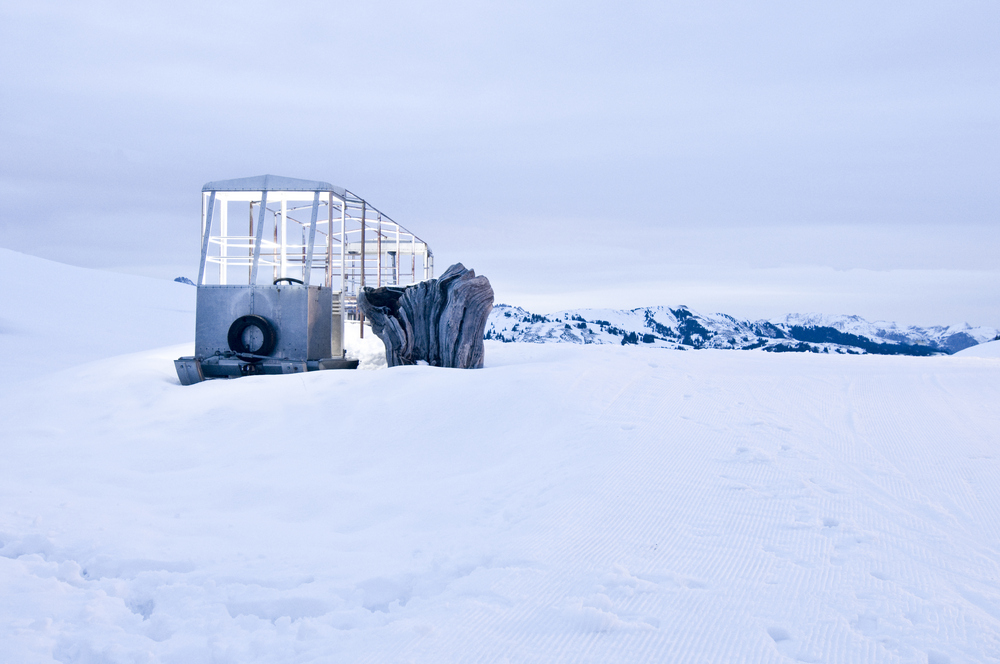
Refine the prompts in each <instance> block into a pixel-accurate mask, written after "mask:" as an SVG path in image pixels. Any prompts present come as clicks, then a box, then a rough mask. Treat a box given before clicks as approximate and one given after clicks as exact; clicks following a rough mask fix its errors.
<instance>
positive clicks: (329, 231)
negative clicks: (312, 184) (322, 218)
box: [323, 193, 333, 288]
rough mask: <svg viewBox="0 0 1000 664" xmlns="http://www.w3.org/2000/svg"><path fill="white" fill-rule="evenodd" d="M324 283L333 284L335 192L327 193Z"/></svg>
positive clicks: (325, 284) (328, 285) (327, 285)
mask: <svg viewBox="0 0 1000 664" xmlns="http://www.w3.org/2000/svg"><path fill="white" fill-rule="evenodd" d="M323 285H324V286H326V287H327V288H330V287H331V286H332V285H333V194H332V193H330V194H327V195H326V272H324V273H323Z"/></svg>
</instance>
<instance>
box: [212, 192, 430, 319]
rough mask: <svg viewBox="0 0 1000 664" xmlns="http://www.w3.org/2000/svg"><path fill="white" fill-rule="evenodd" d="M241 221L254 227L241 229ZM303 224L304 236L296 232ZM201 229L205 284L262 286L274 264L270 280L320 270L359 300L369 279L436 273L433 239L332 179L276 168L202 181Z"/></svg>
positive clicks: (312, 280)
mask: <svg viewBox="0 0 1000 664" xmlns="http://www.w3.org/2000/svg"><path fill="white" fill-rule="evenodd" d="M232 203H243V204H244V205H243V206H242V207H243V210H248V211H249V214H248V216H247V218H246V221H244V222H239V221H236V219H235V218H234V217H232V216H231V215H230V214H229V212H230V205H231V204H232ZM261 204H263V209H264V213H263V214H262V213H261ZM255 210H256V214H255ZM269 215H270V219H269V218H268V216H269ZM306 217H308V221H307V220H306ZM216 218H217V220H218V221H217V222H216V221H215V219H216ZM230 220H232V221H230ZM262 222H263V223H262ZM237 224H240V226H241V230H242V229H243V228H246V229H247V231H248V232H247V234H245V235H244V234H242V233H234V232H233V230H234V227H235V226H236V225H237ZM295 230H299V231H300V237H299V238H298V241H295V238H294V237H293V238H291V239H289V231H292V232H293V234H294V231H295ZM201 235H202V250H201V266H200V268H199V270H198V281H197V285H199V286H201V285H203V284H208V283H211V281H214V280H216V279H217V281H215V283H218V284H220V285H226V284H230V283H248V284H253V285H257V284H259V283H260V282H261V278H262V277H263V278H264V279H265V280H266V279H267V268H271V275H270V277H271V279H270V280H267V281H265V283H271V282H272V281H273V279H276V278H279V277H293V278H297V279H300V280H301V281H302V282H303V283H304V284H306V285H309V284H316V283H318V280H317V277H319V278H320V279H321V283H322V284H323V285H325V286H326V287H328V288H335V289H336V288H337V286H338V285H339V292H341V293H343V294H344V296H345V299H348V298H349V299H351V300H354V298H356V297H357V294H358V291H359V290H360V289H361V288H364V287H365V286H376V287H377V286H391V285H400V284H404V283H416V282H417V281H422V280H425V279H432V278H433V277H434V254H433V253H432V252H431V250H430V247H429V246H428V245H427V243H426V242H424V241H423V240H421V239H420V238H419V237H417V236H416V235H415V234H414V233H412V232H410V231H408V230H407V229H406V228H404V227H403V226H402V225H401V224H399V223H397V222H395V221H393V220H392V219H391V218H390V217H389V216H388V215H387V214H384V213H383V212H381V211H380V210H378V209H376V208H375V207H374V206H372V205H371V204H370V203H368V202H367V201H365V200H364V199H363V198H361V197H360V196H357V195H356V194H353V193H351V192H350V191H348V190H346V189H343V188H342V187H336V186H334V185H332V184H329V183H328V182H314V181H309V180H298V179H294V178H285V177H278V176H274V175H262V176H257V177H252V178H241V179H237V180H224V181H220V182H209V183H208V184H206V185H205V186H204V187H203V188H202V215H201ZM269 236H270V237H269ZM362 247H363V249H362ZM404 258H409V259H410V260H409V261H405V260H403V259H404ZM418 259H419V261H418ZM407 263H409V265H407ZM233 268H236V269H237V270H240V269H241V268H242V269H243V270H246V271H245V272H243V274H244V275H246V278H245V279H244V278H241V275H240V274H238V273H237V274H236V275H235V279H234V278H233V273H234V269H233ZM260 268H264V271H261V269H260ZM418 274H420V275H421V276H420V277H419V278H418ZM213 278H214V279H213Z"/></svg>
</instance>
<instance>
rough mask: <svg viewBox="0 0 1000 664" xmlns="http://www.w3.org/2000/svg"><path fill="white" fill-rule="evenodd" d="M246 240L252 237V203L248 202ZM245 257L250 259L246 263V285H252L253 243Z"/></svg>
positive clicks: (248, 247) (249, 245)
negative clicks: (248, 225) (248, 223)
mask: <svg viewBox="0 0 1000 664" xmlns="http://www.w3.org/2000/svg"><path fill="white" fill-rule="evenodd" d="M247 237H248V238H252V237H253V201H250V232H249V233H247ZM247 256H248V257H249V258H250V262H249V263H247V283H248V284H249V283H253V282H252V281H250V277H251V275H253V242H252V241H251V243H250V244H248V245H247Z"/></svg>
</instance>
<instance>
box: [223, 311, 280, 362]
mask: <svg viewBox="0 0 1000 664" xmlns="http://www.w3.org/2000/svg"><path fill="white" fill-rule="evenodd" d="M248 327H256V328H257V329H258V330H260V333H261V336H263V337H264V339H263V341H262V342H261V344H260V348H258V349H257V350H251V349H250V348H247V347H246V344H244V343H243V333H244V332H246V329H247V328H248ZM277 342H278V335H277V334H275V332H274V328H273V327H272V326H271V324H270V323H269V322H267V319H266V318H264V317H263V316H256V315H254V314H250V315H249V316H240V317H239V318H237V319H236V320H234V321H233V324H232V325H230V326H229V349H230V350H231V351H233V352H234V353H236V354H237V355H270V354H271V353H273V352H274V346H275V344H276V343H277Z"/></svg>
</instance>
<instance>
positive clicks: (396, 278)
mask: <svg viewBox="0 0 1000 664" xmlns="http://www.w3.org/2000/svg"><path fill="white" fill-rule="evenodd" d="M392 264H393V265H392V266H393V268H394V269H393V271H392V272H393V274H392V285H393V286H398V285H399V224H396V257H395V258H394V259H393V261H392Z"/></svg>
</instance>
